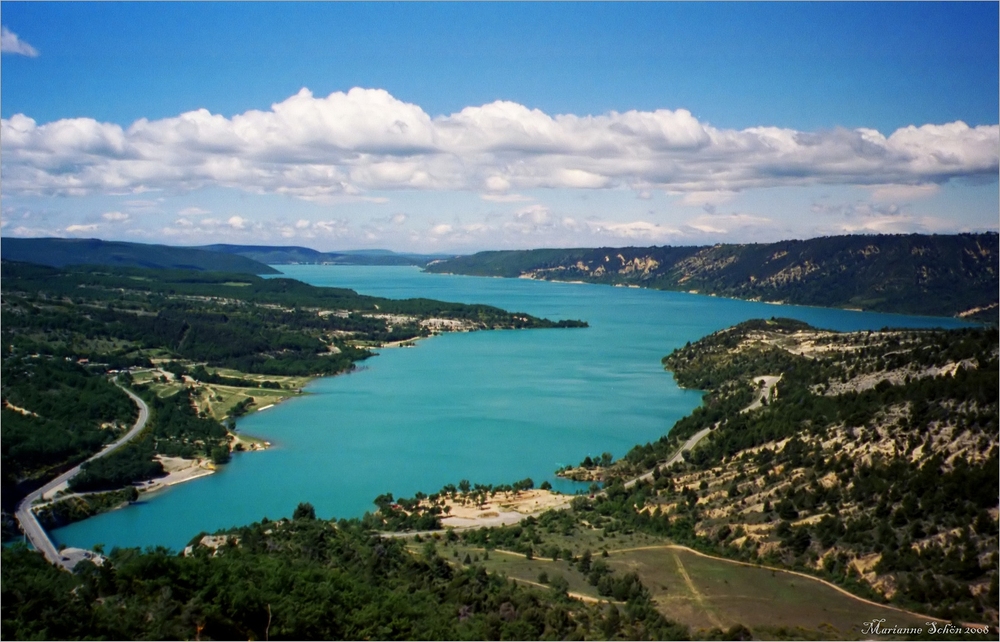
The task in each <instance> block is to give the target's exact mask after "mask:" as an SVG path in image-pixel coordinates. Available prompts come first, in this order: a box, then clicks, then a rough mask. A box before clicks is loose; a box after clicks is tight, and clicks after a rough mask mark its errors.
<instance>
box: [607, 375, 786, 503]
mask: <svg viewBox="0 0 1000 642" xmlns="http://www.w3.org/2000/svg"><path fill="white" fill-rule="evenodd" d="M753 380H754V381H755V382H756V381H760V382H762V384H763V385H761V386H760V388H758V389H757V393H756V394H755V395H754V400H753V403H751V404H750V405H749V406H747V407H746V408H744V409H743V410H741V411H740V413H744V412H749V411H751V410H756V409H757V408H760V407H762V406H763V405H764V400H765V399H770V398H771V390H772V389H773V388H774V386H775V384H777V383H778V382H779V381H780V380H781V375H778V376H773V375H766V376H763V377H754V378H753ZM718 426H719V424H715V425H713V426H711V427H709V428H702V429H701V430H699V431H698V432H696V433H695V434H693V435H691V437H690V438H688V440H687V441H685V442H684V444H683V445H682V446H681V447H680V448H678V449H677V452H675V453H674V454H673V455H671V456H670V458H669V459H667V461H665V462H664V463H662V464H660V465H659V466H657V467H656V469H658V470H666V469H667V468H670V467H671V466H673V465H674V464H675V463H677V462H679V461H681V458H682V457H683V456H684V453H685V452H686V451H689V450H691V449H692V448H694V447H695V446H697V445H698V442H700V441H701V440H702V439H704V438H705V437H707V436H708V435H709V433H711V432H712V430H714V429H715V428H717V427H718ZM652 478H653V471H652V470H651V471H649V472H648V473H643V474H642V475H639V476H638V477H636V478H634V479H630V480H628V481H627V482H625V488H631V487H632V486H635V485H636V484H637V483H639V482H640V481H646V480H650V479H652Z"/></svg>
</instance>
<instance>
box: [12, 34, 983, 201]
mask: <svg viewBox="0 0 1000 642" xmlns="http://www.w3.org/2000/svg"><path fill="white" fill-rule="evenodd" d="M8 33H9V32H7V31H6V30H5V31H4V38H5V40H4V42H5V43H6V42H7V40H6V38H7V34H8ZM10 35H11V36H13V34H10ZM13 37H14V38H16V36H13ZM20 44H22V45H23V44H24V43H20ZM4 46H5V47H6V46H7V45H6V44H5V45H4ZM5 50H6V49H5ZM0 141H2V143H0V144H2V148H0V149H2V159H3V160H2V168H0V171H2V178H3V192H4V193H6V194H19V195H69V196H72V195H86V194H93V193H105V194H122V193H142V192H145V191H149V190H167V191H174V192H184V191H190V190H195V189H199V188H202V187H212V186H217V187H231V188H238V189H242V190H246V191H248V192H254V193H276V194H287V195H291V196H294V197H298V198H302V199H306V200H313V201H316V200H318V201H323V200H327V199H330V198H333V197H337V196H341V195H359V194H363V193H364V192H368V191H375V190H407V189H410V190H413V189H415V190H471V191H476V192H479V193H481V194H482V195H483V196H484V198H488V199H492V200H496V201H501V202H502V201H513V200H516V199H517V198H519V197H518V195H517V190H527V189H538V188H582V189H601V188H615V187H626V188H631V189H634V190H636V191H638V192H640V193H643V192H646V191H648V190H649V189H664V190H668V191H671V192H674V193H682V194H689V195H690V197H689V198H690V199H691V200H693V201H698V200H699V199H700V198H702V196H700V195H701V194H705V193H722V194H726V193H733V192H739V191H742V190H747V189H752V188H766V187H778V186H798V185H862V186H873V188H874V187H876V186H877V188H878V189H883V190H885V189H889V188H890V187H891V186H910V187H913V186H925V185H938V184H942V183H945V182H947V181H949V180H952V179H955V178H982V179H984V180H995V179H996V175H997V173H998V168H1000V162H998V149H1000V126H997V125H989V126H978V127H969V126H968V125H966V124H965V123H963V122H960V121H959V122H953V123H947V124H925V125H921V126H910V127H905V128H902V129H898V130H896V131H895V132H893V133H891V134H890V135H888V136H885V135H883V134H881V133H880V132H878V131H875V130H872V129H853V130H847V129H835V130H831V131H820V132H802V131H795V130H791V129H783V128H779V127H754V128H749V129H744V130H739V131H737V130H727V129H718V128H715V127H712V126H711V125H709V124H706V123H702V122H700V121H698V119H697V118H695V117H694V116H693V115H692V114H691V113H690V112H688V111H686V110H683V109H678V110H676V111H670V110H656V111H651V112H648V111H647V112H642V111H629V112H625V113H618V112H609V113H607V114H603V115H598V116H577V115H573V114H561V115H555V116H550V115H548V114H546V113H544V112H542V111H539V110H537V109H529V108H527V107H525V106H523V105H519V104H517V103H513V102H505V101H497V102H494V103H490V104H488V105H482V106H479V107H467V108H465V109H463V110H462V111H460V112H458V113H455V114H451V115H446V116H438V117H431V116H429V115H428V114H427V113H425V112H424V111H423V110H422V109H421V108H420V107H419V106H417V105H414V104H410V103H406V102H403V101H400V100H397V99H396V98H394V97H393V96H392V95H390V94H389V93H388V92H386V91H383V90H378V89H360V88H355V89H351V90H350V91H348V92H346V93H343V92H336V93H333V94H330V95H329V96H327V97H325V98H316V97H314V96H313V95H312V94H311V93H310V92H309V91H308V90H307V89H303V90H301V91H300V92H299V93H298V94H296V95H294V96H292V97H290V98H288V99H287V100H285V101H283V102H280V103H277V104H275V105H273V106H272V108H271V110H269V111H256V110H253V111H248V112H245V113H243V114H238V115H236V116H233V117H232V118H226V117H224V116H221V115H218V114H212V113H210V112H208V111H207V110H204V109H202V110H198V111H193V112H188V113H184V114H181V115H179V116H177V117H174V118H166V119H163V120H156V121H149V120H146V119H141V120H138V121H136V122H135V123H133V124H132V125H131V126H129V127H128V128H123V127H121V126H119V125H117V124H112V123H100V122H97V121H96V120H93V119H90V118H74V119H64V120H59V121H55V122H51V123H46V124H41V125H40V124H38V123H36V122H35V121H34V120H33V119H31V118H29V117H28V116H25V115H23V114H17V115H15V116H12V117H11V118H9V119H5V120H3V121H2V122H0Z"/></svg>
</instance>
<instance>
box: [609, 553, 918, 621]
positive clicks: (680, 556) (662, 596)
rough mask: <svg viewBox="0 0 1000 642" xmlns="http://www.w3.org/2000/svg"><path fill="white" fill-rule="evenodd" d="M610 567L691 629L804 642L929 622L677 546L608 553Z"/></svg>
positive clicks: (808, 581) (815, 584)
mask: <svg viewBox="0 0 1000 642" xmlns="http://www.w3.org/2000/svg"><path fill="white" fill-rule="evenodd" d="M608 561H609V562H610V564H611V567H612V568H614V569H615V570H621V571H625V570H633V571H636V572H637V573H638V574H639V576H640V577H641V578H642V580H643V583H644V584H645V585H646V587H647V588H648V589H649V590H650V591H651V593H652V594H653V597H654V599H655V600H656V603H657V605H659V607H660V610H661V612H663V614H664V615H666V616H667V617H669V618H672V619H675V620H678V621H680V622H684V623H685V624H688V625H689V626H691V627H692V629H702V628H711V627H720V628H729V627H730V626H732V625H734V624H737V623H740V624H743V625H744V626H747V627H749V628H750V629H752V630H754V631H758V632H760V633H763V632H764V631H768V632H769V633H770V634H771V635H772V636H775V637H786V636H787V635H788V634H791V635H792V636H793V637H808V636H805V635H804V634H805V633H806V632H808V631H813V632H818V633H820V634H822V635H829V636H831V637H847V638H856V637H862V633H861V631H862V628H863V624H864V622H866V621H870V620H873V619H879V618H885V619H886V623H887V624H893V625H896V626H920V625H923V624H924V622H926V618H923V617H917V616H913V615H909V614H906V613H903V612H900V611H896V610H893V609H890V608H886V607H882V606H878V605H874V604H868V603H866V602H864V601H862V600H860V599H858V598H854V597H851V596H848V595H845V594H843V593H841V592H839V591H837V590H836V589H834V588H832V587H830V586H828V585H826V584H823V583H822V582H820V581H818V580H814V579H809V578H806V577H802V576H798V575H793V574H791V573H785V572H782V571H773V570H770V569H765V568H758V567H751V566H744V565H741V564H737V563H734V562H729V561H726V560H720V559H715V558H709V557H705V556H702V555H698V554H697V553H694V552H692V551H690V550H687V549H683V548H679V547H678V548H674V547H670V548H668V547H657V548H649V549H639V550H625V551H614V550H612V551H611V555H610V557H609V558H608ZM782 629H784V631H785V632H787V633H784V632H782ZM799 629H802V631H799Z"/></svg>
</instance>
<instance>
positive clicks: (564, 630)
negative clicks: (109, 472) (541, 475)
mask: <svg viewBox="0 0 1000 642" xmlns="http://www.w3.org/2000/svg"><path fill="white" fill-rule="evenodd" d="M444 544H446V542H445V543H444ZM440 553H441V551H440V549H439V548H438V547H437V546H436V545H435V542H434V540H431V541H428V542H427V543H426V545H425V546H424V547H423V549H422V552H421V554H419V555H413V554H411V553H410V552H409V551H407V549H406V548H405V546H404V544H403V542H402V540H399V539H391V538H383V537H379V536H377V535H375V534H373V533H372V532H371V531H369V530H367V529H365V528H363V527H361V526H360V525H359V524H358V523H357V522H356V521H341V522H339V523H331V522H326V521H322V520H317V519H316V518H315V512H314V511H313V510H312V507H311V506H309V505H307V504H305V505H299V507H298V508H296V510H295V512H294V515H293V518H292V519H290V520H289V519H283V520H278V521H274V522H271V521H263V522H261V523H257V524H253V525H251V526H247V527H244V528H239V529H235V530H232V531H228V532H226V533H224V534H220V535H219V536H217V537H208V536H202V535H198V536H196V537H195V538H194V540H192V545H191V546H190V547H188V549H187V550H186V551H185V553H184V554H183V555H176V554H173V553H171V552H169V551H166V550H163V549H155V550H148V551H146V552H140V551H138V550H133V549H124V550H122V549H116V550H114V551H112V552H111V553H110V554H109V555H108V557H107V558H106V559H105V560H103V562H102V563H101V564H100V565H95V564H93V563H92V562H89V561H88V562H82V563H81V564H80V565H79V567H78V569H77V571H76V573H75V574H69V573H64V572H60V571H59V570H56V569H55V568H54V567H52V566H50V565H48V564H46V563H45V562H44V561H43V560H42V559H41V558H40V557H39V556H38V555H35V554H33V553H30V552H28V551H27V550H25V549H23V548H19V547H15V548H12V549H4V551H3V565H2V568H0V570H2V573H3V582H2V591H3V595H2V603H3V629H2V634H3V637H4V639H20V640H24V639H62V640H69V639H84V638H86V639H119V640H122V639H130V640H139V639H159V640H164V639H251V640H255V639H256V640H261V639H264V640H267V639H272V640H282V639H298V640H361V639H380V640H385V639H402V640H451V639H469V640H500V639H508V640H509V639H513V640H532V639H618V638H621V639H633V640H665V639H684V638H686V637H687V636H688V635H689V632H688V630H687V629H686V628H685V627H682V626H680V625H678V624H676V623H673V622H670V621H668V620H665V619H664V618H663V617H662V616H661V615H660V614H659V613H658V612H657V611H656V609H654V608H652V606H651V605H650V602H649V598H648V594H647V592H646V591H645V590H644V588H643V586H642V585H641V583H639V582H638V580H637V579H636V578H635V577H624V578H622V579H618V578H616V580H617V583H616V584H615V585H614V586H615V587H616V588H615V589H613V590H614V594H615V595H616V596H617V597H619V598H621V599H620V600H619V604H586V603H584V602H581V601H578V600H573V599H571V598H569V596H568V595H567V594H566V591H565V588H564V587H562V588H561V587H559V586H553V587H551V588H542V589H535V588H525V587H523V586H519V585H518V584H516V583H514V582H512V581H510V580H507V579H506V578H504V577H502V576H500V575H497V574H495V573H487V572H486V570H485V569H484V568H483V567H482V566H479V565H476V564H474V563H471V561H470V563H468V564H457V565H456V564H453V563H451V564H450V563H449V562H448V561H446V560H445V558H443V557H442V556H441V554H440ZM618 586H621V587H622V588H617V587H618Z"/></svg>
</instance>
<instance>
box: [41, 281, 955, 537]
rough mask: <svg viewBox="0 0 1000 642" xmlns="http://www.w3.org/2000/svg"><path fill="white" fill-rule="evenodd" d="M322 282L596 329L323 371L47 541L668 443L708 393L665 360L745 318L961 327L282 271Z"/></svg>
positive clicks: (529, 468)
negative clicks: (175, 468)
mask: <svg viewBox="0 0 1000 642" xmlns="http://www.w3.org/2000/svg"><path fill="white" fill-rule="evenodd" d="M278 268H279V269H280V270H282V272H284V273H285V274H286V275H288V276H290V277H293V278H297V279H300V280H302V281H305V282H307V283H312V284H314V285H326V286H337V287H349V288H353V289H355V290H357V291H358V292H360V293H362V294H370V295H376V296H384V297H390V298H407V297H427V298H434V299H441V300H446V301H460V302H464V303H487V304H491V305H496V306H499V307H502V308H504V309H507V310H511V311H518V312H527V313H530V314H534V315H536V316H541V317H547V318H550V319H583V320H586V321H588V322H589V323H590V327H589V328H586V329H550V330H518V331H514V330H508V331H493V332H475V333H467V334H448V335H442V336H437V337H433V338H430V339H426V340H422V341H420V342H419V343H418V345H417V347H416V348H395V349H385V350H382V351H381V354H380V355H379V356H377V357H373V358H371V359H369V360H367V361H365V362H362V363H361V364H359V365H360V368H359V370H358V371H357V372H354V373H351V374H348V375H342V376H339V377H332V378H327V379H320V380H317V381H315V382H313V383H312V384H310V385H309V387H308V391H309V392H310V393H311V394H310V395H307V396H303V397H300V398H296V399H293V400H290V401H288V402H286V403H283V404H281V405H279V406H276V407H274V408H271V409H268V410H265V411H263V412H258V413H255V414H253V415H250V416H248V417H245V418H243V419H241V420H240V422H239V429H240V430H241V431H243V432H245V433H248V434H251V435H255V436H259V437H262V438H265V439H267V440H269V441H271V442H272V443H273V444H274V447H273V448H271V449H270V450H267V451H264V452H253V453H237V454H235V456H234V457H233V460H232V462H231V463H230V464H229V465H227V466H225V467H224V468H223V469H222V470H221V471H220V472H218V473H217V474H215V475H211V476H209V477H205V478H202V479H199V480H196V481H192V482H188V483H185V484H180V485H178V486H175V487H173V488H171V489H168V490H166V491H163V492H161V493H158V494H157V495H155V496H153V497H150V498H149V499H146V500H145V501H142V502H139V503H137V504H135V505H132V506H130V507H128V508H125V509H122V510H118V511H114V512H111V513H106V514H104V515H100V516H97V517H94V518H92V519H89V520H86V521H83V522H78V523H76V524H72V525H70V526H68V527H66V528H62V529H59V530H56V531H55V532H54V533H53V536H54V539H56V540H57V542H58V543H63V544H66V545H68V546H76V547H81V548H90V547H92V546H93V545H95V544H98V543H102V544H104V545H105V546H106V547H107V548H108V549H109V550H110V548H111V547H113V546H153V545H163V546H167V547H170V548H173V549H180V548H182V547H183V546H184V545H186V544H187V543H188V541H189V540H190V539H191V538H192V537H193V536H195V535H196V534H198V533H199V532H201V531H208V532H212V531H215V530H218V529H221V528H227V527H230V526H237V525H243V524H249V523H251V522H255V521H258V520H260V519H261V518H262V517H265V516H267V517H270V518H272V519H273V518H278V517H283V516H289V515H291V513H292V510H293V509H294V508H295V506H296V505H297V504H298V503H299V502H310V503H312V504H313V506H315V507H316V512H317V514H318V515H319V516H321V517H334V516H336V517H355V516H361V515H362V514H364V512H365V511H367V510H372V509H373V508H374V506H373V505H372V500H373V499H374V498H375V497H376V496H377V495H379V494H381V493H385V492H391V493H393V494H394V495H396V496H397V497H411V496H412V495H413V494H414V493H415V492H417V491H424V492H427V493H432V492H435V491H437V490H439V489H440V488H441V487H442V486H444V485H445V484H448V483H454V484H457V483H458V482H459V480H461V479H469V480H470V481H472V482H473V483H489V484H503V483H512V482H514V481H517V480H520V479H523V478H525V477H531V478H532V479H533V480H534V481H535V484H536V485H537V484H539V483H541V482H542V481H543V480H549V481H550V482H551V483H552V484H553V486H555V487H556V488H557V489H560V490H564V491H569V492H572V491H573V490H575V489H576V488H578V487H580V486H581V485H578V484H574V483H572V482H566V481H563V480H559V479H557V478H555V476H554V475H553V472H554V471H555V470H556V469H557V468H559V467H560V466H563V465H565V464H576V463H578V462H580V461H581V460H582V459H583V458H584V457H585V456H586V455H595V454H600V453H602V452H604V451H609V452H611V453H612V454H613V455H614V456H615V457H616V458H618V457H621V456H622V455H624V454H625V453H626V452H628V450H629V449H630V448H631V447H632V446H634V445H635V444H638V443H645V442H647V441H652V440H655V439H657V438H659V437H660V436H661V435H663V434H665V433H666V432H667V431H669V429H670V427H671V426H672V425H673V424H674V422H676V421H677V420H678V419H680V418H681V417H683V416H685V415H686V414H688V413H690V412H691V410H692V409H694V408H695V407H696V406H697V405H698V404H699V403H700V400H701V393H699V392H696V391H690V390H680V389H678V387H677V386H676V385H675V383H674V381H673V378H672V377H671V375H670V373H668V372H665V371H664V370H663V368H662V366H661V365H660V359H661V358H662V357H663V356H664V355H666V354H668V353H669V352H670V351H671V350H673V349H674V348H677V347H679V346H682V345H684V343H685V342H687V341H694V340H696V339H698V338H700V337H703V336H705V335H707V334H709V333H711V332H713V331H715V330H719V329H721V328H724V327H727V326H731V325H733V324H735V323H738V322H740V321H744V320H746V319H750V318H770V317H772V316H785V317H792V318H796V319H800V320H802V321H806V322H807V323H810V324H812V325H815V326H817V327H822V328H830V329H836V330H863V329H871V330H877V329H880V328H882V327H886V326H891V327H930V326H938V327H955V326H959V325H962V324H961V323H960V322H958V321H956V320H952V319H940V318H929V317H912V316H901V315H890V314H875V313H861V312H851V311H846V310H830V309H823V308H807V307H797V306H776V305H768V304H762V303H750V302H746V301H735V300H730V299H720V298H713V297H707V296H698V295H690V294H682V293H673V292H659V291H654V290H640V289H635V288H613V287H606V286H595V285H583V284H572V283H549V282H539V281H529V280H520V279H489V278H478V277H464V276H451V275H435V274H426V273H423V272H421V271H419V270H418V269H416V268H407V267H353V266H351V267H335V266H305V265H303V266H278Z"/></svg>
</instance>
